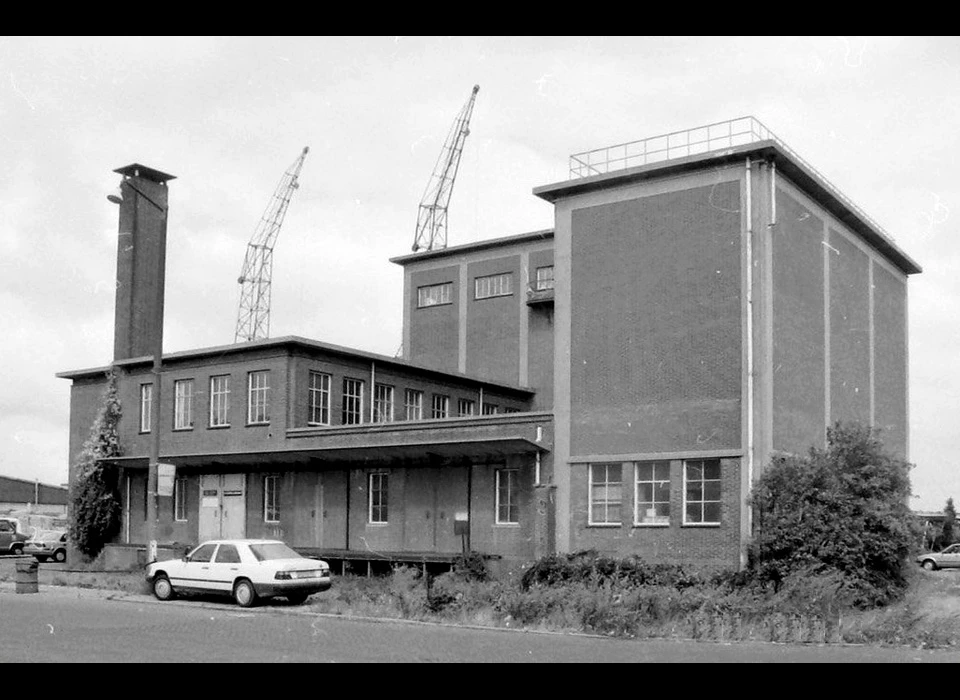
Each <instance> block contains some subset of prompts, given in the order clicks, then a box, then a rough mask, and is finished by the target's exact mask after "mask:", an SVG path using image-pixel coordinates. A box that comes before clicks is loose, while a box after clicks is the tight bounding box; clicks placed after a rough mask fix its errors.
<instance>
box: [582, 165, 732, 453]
mask: <svg viewBox="0 0 960 700" xmlns="http://www.w3.org/2000/svg"><path fill="white" fill-rule="evenodd" d="M739 208H740V187H739V183H737V182H724V183H721V184H718V185H715V186H712V187H692V188H689V189H684V190H679V191H675V192H668V193H665V194H658V195H653V196H649V197H643V198H638V199H633V200H628V201H623V202H616V203H613V204H605V205H600V206H594V207H588V208H582V209H576V210H574V211H573V219H572V253H571V254H572V276H571V280H570V286H571V295H572V301H571V347H570V354H571V377H570V382H571V385H570V386H571V388H570V391H571V407H570V410H571V448H570V449H571V454H573V455H591V454H630V453H648V452H661V451H662V452H672V451H683V450H690V449H699V450H705V449H722V448H738V447H739V446H740V442H741V437H740V391H741V333H742V327H741V306H740V275H741V270H740V235H741V234H740V226H741V224H740V211H739Z"/></svg>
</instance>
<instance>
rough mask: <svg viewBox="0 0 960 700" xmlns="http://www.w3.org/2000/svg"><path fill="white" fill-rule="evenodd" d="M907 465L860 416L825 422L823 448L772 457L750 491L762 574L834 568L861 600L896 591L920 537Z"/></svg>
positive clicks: (878, 599)
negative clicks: (827, 425)
mask: <svg viewBox="0 0 960 700" xmlns="http://www.w3.org/2000/svg"><path fill="white" fill-rule="evenodd" d="M909 469H910V465H909V464H907V463H906V462H904V461H903V460H900V459H897V458H895V457H893V456H891V455H890V454H888V453H887V452H885V451H884V449H883V444H882V442H881V440H880V438H879V432H878V431H876V430H874V429H870V428H866V427H863V426H860V425H859V424H855V423H851V424H841V423H837V424H835V425H834V426H833V427H832V428H830V429H828V431H827V448H826V449H825V450H819V449H811V450H810V453H809V455H808V456H806V457H794V456H790V457H779V458H776V459H774V461H773V462H772V463H771V465H770V466H769V467H768V468H767V469H766V471H765V472H764V473H763V476H762V477H761V478H760V480H759V481H758V483H757V486H756V488H755V489H754V492H753V494H752V496H751V502H752V505H753V507H754V509H755V512H756V524H757V532H756V534H755V540H754V544H753V552H752V561H753V563H754V567H755V569H756V572H757V575H758V576H759V577H760V578H762V579H764V580H770V581H773V582H774V584H775V585H776V586H777V587H779V586H780V585H782V583H783V581H785V580H786V579H787V578H789V577H790V576H791V575H792V574H796V573H799V572H804V571H806V572H808V573H809V572H811V571H814V572H816V573H817V574H824V575H830V574H832V573H836V574H839V575H840V576H841V577H842V578H843V579H844V581H845V586H846V587H847V589H848V590H849V591H850V592H851V594H852V596H853V598H852V599H853V602H854V603H855V604H856V605H858V606H865V607H868V606H872V605H879V604H884V603H886V602H889V601H891V600H894V599H896V598H898V597H899V596H900V595H901V594H902V592H903V590H904V589H905V587H906V578H905V572H906V570H907V567H908V566H909V556H910V551H911V546H912V544H913V543H914V542H916V541H917V540H918V532H917V525H916V523H915V521H914V519H913V517H912V515H911V513H910V509H909V506H908V505H907V501H908V498H909V496H910V480H909Z"/></svg>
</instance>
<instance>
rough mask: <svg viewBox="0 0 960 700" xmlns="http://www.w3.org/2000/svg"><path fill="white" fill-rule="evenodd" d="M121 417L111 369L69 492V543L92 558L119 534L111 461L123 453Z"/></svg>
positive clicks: (118, 508)
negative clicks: (120, 428)
mask: <svg viewBox="0 0 960 700" xmlns="http://www.w3.org/2000/svg"><path fill="white" fill-rule="evenodd" d="M120 415H121V407H120V399H119V397H118V396H117V371H116V369H111V370H110V371H109V372H108V373H107V387H106V389H105V390H104V393H103V398H102V400H101V405H100V410H99V411H98V412H97V417H96V420H94V421H93V425H92V426H91V427H90V435H89V437H88V438H87V439H86V441H85V442H84V443H83V449H82V450H81V451H80V454H79V455H78V456H77V461H76V463H75V464H74V468H73V469H74V471H73V473H74V475H75V478H74V482H73V487H72V489H71V492H70V501H71V510H70V540H71V542H72V543H73V544H74V546H76V547H77V549H79V550H80V551H81V552H82V553H83V554H85V555H87V556H89V557H95V556H97V555H98V554H99V553H100V552H101V551H102V550H103V547H104V545H106V544H107V543H108V542H110V541H112V540H113V538H114V537H116V536H117V534H118V533H119V532H120V526H121V513H122V507H121V504H120V489H119V469H118V468H117V467H116V465H114V464H111V463H110V462H109V460H110V459H112V458H115V457H119V456H120V455H121V454H122V451H121V449H120V435H119V431H118V425H119V423H120Z"/></svg>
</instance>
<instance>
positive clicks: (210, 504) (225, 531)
mask: <svg viewBox="0 0 960 700" xmlns="http://www.w3.org/2000/svg"><path fill="white" fill-rule="evenodd" d="M246 520H247V491H246V478H245V475H244V474H201V475H200V530H199V535H200V541H201V542H204V541H206V540H215V539H220V538H224V539H242V538H243V537H244V536H245V533H246V530H247V528H246Z"/></svg>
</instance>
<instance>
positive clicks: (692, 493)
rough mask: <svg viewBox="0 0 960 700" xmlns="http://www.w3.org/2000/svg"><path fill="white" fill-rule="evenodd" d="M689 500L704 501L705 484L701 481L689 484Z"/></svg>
mask: <svg viewBox="0 0 960 700" xmlns="http://www.w3.org/2000/svg"><path fill="white" fill-rule="evenodd" d="M687 500H688V501H702V500H703V483H702V482H700V481H694V482H693V483H690V482H687Z"/></svg>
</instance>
